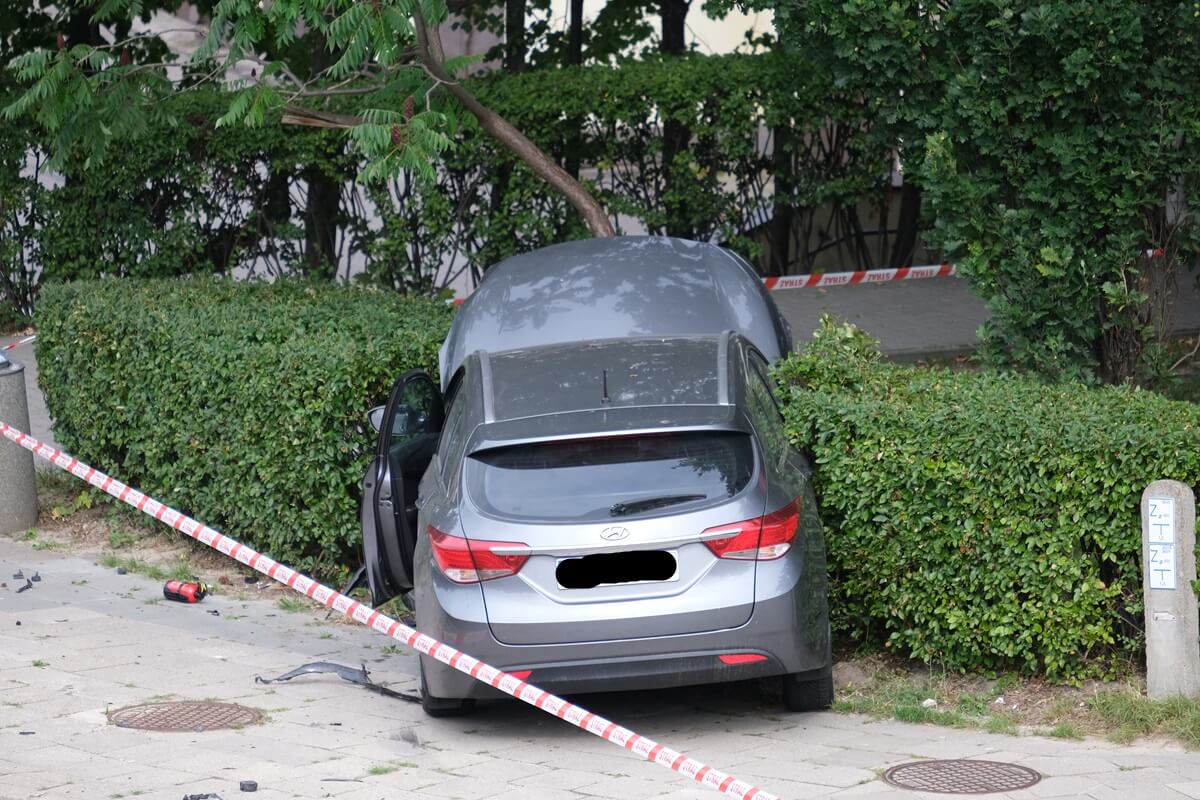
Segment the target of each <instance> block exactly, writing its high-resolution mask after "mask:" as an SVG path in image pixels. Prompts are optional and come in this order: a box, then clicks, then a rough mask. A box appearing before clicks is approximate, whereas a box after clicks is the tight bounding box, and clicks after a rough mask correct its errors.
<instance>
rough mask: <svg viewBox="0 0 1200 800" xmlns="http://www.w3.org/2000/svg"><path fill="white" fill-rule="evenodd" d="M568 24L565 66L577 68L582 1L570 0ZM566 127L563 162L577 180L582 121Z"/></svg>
mask: <svg viewBox="0 0 1200 800" xmlns="http://www.w3.org/2000/svg"><path fill="white" fill-rule="evenodd" d="M568 24H569V25H570V30H569V31H568V35H567V66H569V67H578V66H581V65H582V64H583V0H571V18H570V21H569V23H568ZM567 125H568V126H569V132H568V134H567V141H566V145H565V146H566V152H565V153H563V160H564V162H565V164H566V168H567V174H568V175H570V176H571V177H572V178H575V179H576V180H578V179H579V167H580V165H581V164H582V162H583V154H582V153H580V152H579V151H580V150H581V149H582V148H583V136H581V135H580V130H579V129H580V127H581V126H582V125H583V120H581V119H579V118H578V117H571V118H569V119H568V120H567Z"/></svg>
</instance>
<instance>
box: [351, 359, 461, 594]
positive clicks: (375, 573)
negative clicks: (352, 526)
mask: <svg viewBox="0 0 1200 800" xmlns="http://www.w3.org/2000/svg"><path fill="white" fill-rule="evenodd" d="M444 416H445V412H444V409H443V406H442V396H441V393H440V392H439V391H438V388H437V384H435V383H434V382H433V379H432V378H430V377H429V375H428V373H426V372H424V371H422V370H409V371H408V372H406V373H404V374H403V375H401V376H400V379H399V380H397V381H396V383H395V384H394V385H393V387H392V393H391V395H390V396H389V397H388V402H387V405H386V406H383V407H381V408H375V409H372V411H371V423H372V424H373V425H374V426H375V427H376V429H377V430H378V431H379V438H378V440H377V442H376V446H375V458H374V459H372V461H371V464H370V466H368V467H367V474H366V475H365V476H364V477H363V494H362V498H363V501H362V507H361V510H360V516H361V521H362V532H363V564H364V566H365V568H366V573H367V584H368V585H369V586H370V589H371V601H372V603H374V604H375V605H379V604H381V603H384V602H386V601H387V600H389V599H391V598H392V597H395V596H396V595H398V594H403V593H404V592H407V591H410V590H411V589H412V588H413V584H412V574H413V549H414V547H415V546H416V542H417V507H416V499H417V485H418V484H419V483H420V481H421V476H422V475H424V474H425V470H426V468H427V467H428V466H429V462H430V461H431V460H432V459H433V454H434V451H435V450H436V449H437V442H438V435H439V434H440V432H441V430H442V420H443V418H444Z"/></svg>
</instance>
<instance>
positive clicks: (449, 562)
mask: <svg viewBox="0 0 1200 800" xmlns="http://www.w3.org/2000/svg"><path fill="white" fill-rule="evenodd" d="M428 533H429V544H430V545H431V546H432V548H433V560H434V561H435V562H436V563H437V565H438V569H440V570H441V571H442V574H443V575H445V576H446V577H447V578H449V579H450V580H452V581H454V582H455V583H479V582H480V581H490V580H494V579H496V578H504V577H507V576H509V575H516V574H517V573H518V572H520V571H521V567H523V566H525V562H526V561H528V560H529V545H527V544H523V543H522V542H489V541H478V540H475V539H464V538H462V537H461V536H453V535H451V534H449V533H445V532H444V531H439V530H438V529H437V528H435V527H433V526H432V525H430V526H429V528H428Z"/></svg>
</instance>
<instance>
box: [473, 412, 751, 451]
mask: <svg viewBox="0 0 1200 800" xmlns="http://www.w3.org/2000/svg"><path fill="white" fill-rule="evenodd" d="M698 431H727V432H731V433H745V434H749V433H752V428H751V427H750V421H749V420H748V419H746V416H745V415H744V414H743V413H742V412H741V411H740V410H739V409H738V408H737V407H735V406H727V405H720V406H718V405H696V406H681V405H666V406H635V407H627V408H609V409H589V410H586V411H572V412H568V413H557V414H545V415H540V416H536V417H522V418H519V419H508V420H503V421H501V422H492V423H487V424H482V425H479V426H478V427H476V428H475V430H474V431H473V432H472V433H471V437H470V440H469V441H468V442H467V454H468V455H474V454H475V453H480V452H483V451H485V450H494V449H496V448H499V447H512V446H514V445H523V444H541V443H545V442H562V441H569V440H578V439H605V438H611V437H614V436H638V435H646V434H656V433H693V432H698Z"/></svg>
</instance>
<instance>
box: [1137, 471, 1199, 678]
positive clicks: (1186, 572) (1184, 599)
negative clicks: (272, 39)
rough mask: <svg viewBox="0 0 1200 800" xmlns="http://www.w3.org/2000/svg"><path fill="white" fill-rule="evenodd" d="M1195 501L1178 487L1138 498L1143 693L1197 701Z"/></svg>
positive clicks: (1170, 484)
mask: <svg viewBox="0 0 1200 800" xmlns="http://www.w3.org/2000/svg"><path fill="white" fill-rule="evenodd" d="M1194 580H1196V498H1195V495H1193V494H1192V490H1191V489H1189V488H1188V487H1187V486H1185V485H1184V484H1182V483H1180V482H1179V481H1155V482H1154V483H1152V484H1150V485H1149V486H1147V487H1146V491H1144V492H1142V591H1143V593H1144V596H1145V598H1146V693H1147V694H1148V695H1149V696H1150V697H1152V698H1154V699H1161V698H1164V697H1177V696H1181V695H1182V696H1183V697H1200V620H1198V619H1197V617H1198V612H1197V606H1196V593H1195V591H1193V589H1192V581H1194Z"/></svg>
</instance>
